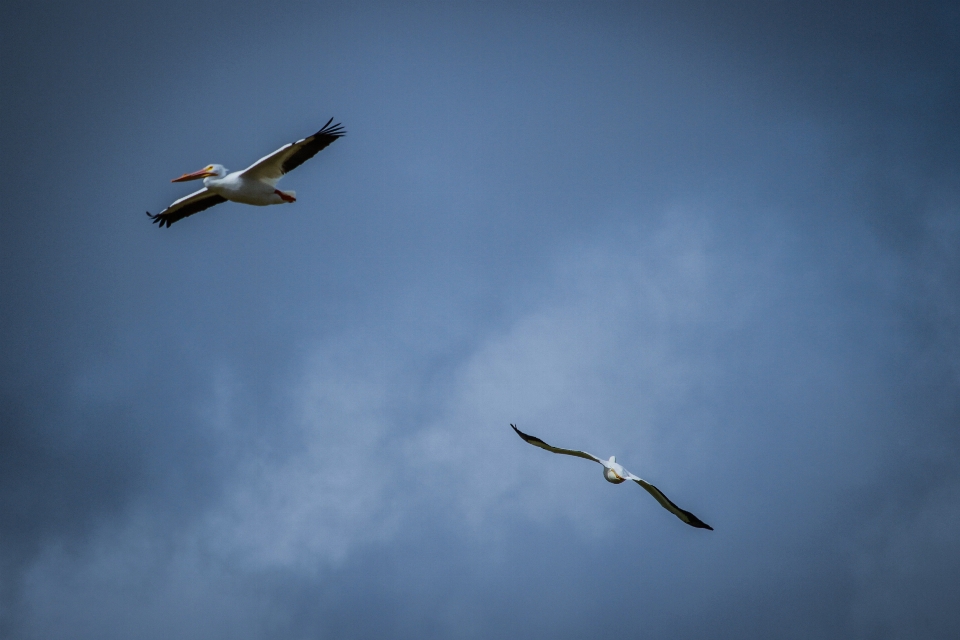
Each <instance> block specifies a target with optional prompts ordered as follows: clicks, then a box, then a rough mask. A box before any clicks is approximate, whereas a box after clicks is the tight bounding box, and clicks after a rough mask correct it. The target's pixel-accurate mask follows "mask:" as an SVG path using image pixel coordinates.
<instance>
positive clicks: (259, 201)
mask: <svg viewBox="0 0 960 640" xmlns="http://www.w3.org/2000/svg"><path fill="white" fill-rule="evenodd" d="M332 122H333V118H330V120H328V121H327V124H325V125H324V126H323V128H322V129H320V130H319V131H317V132H316V133H315V134H313V135H312V136H309V137H306V138H303V139H302V140H297V141H296V142H291V143H290V144H285V145H284V146H282V147H280V148H279V149H277V150H276V151H274V152H273V153H271V154H270V155H267V156H264V157H262V158H260V159H259V160H257V161H256V162H254V163H253V164H252V165H250V166H249V167H247V168H246V169H244V170H243V171H234V172H233V173H230V172H229V171H227V169H226V167H224V166H223V165H221V164H211V165H207V166H206V167H204V168H203V169H200V170H199V171H194V172H193V173H185V174H183V175H182V176H180V177H179V178H174V179H173V180H172V181H171V182H186V181H188V180H199V179H201V178H202V179H203V189H200V190H199V191H194V192H193V193H191V194H190V195H188V196H184V197H182V198H180V199H179V200H176V201H175V202H174V203H173V204H171V205H170V206H169V207H167V208H166V209H164V210H163V211H161V212H160V213H158V214H156V215H154V214H151V213H150V212H149V211H148V212H147V215H148V216H150V218H151V219H152V220H153V221H154V222H155V223H157V224H159V225H160V226H161V227H163V226H167V227H169V226H170V225H171V224H173V223H174V222H176V221H177V220H181V219H183V218H186V217H187V216H191V215H193V214H195V213H198V212H200V211H203V210H204V209H209V208H210V207H212V206H214V205H217V204H220V203H221V202H226V201H227V200H230V201H232V202H241V203H243V204H252V205H256V206H261V207H262V206H267V205H271V204H283V203H285V202H296V200H297V194H296V192H295V191H281V190H280V189H277V187H276V185H277V182H278V181H279V180H280V178H282V177H283V175H284V174H285V173H288V172H290V171H293V170H294V169H296V168H297V167H299V166H300V165H301V164H303V163H304V162H306V161H307V160H309V159H310V158H312V157H313V156H315V155H316V154H317V153H319V152H320V151H322V150H323V149H325V148H326V147H327V145H329V144H330V143H331V142H333V141H334V140H336V139H337V138H341V137H343V136H344V135H345V134H346V132H345V131H344V130H343V127H342V126H341V125H340V124H339V123H337V124H335V125H333V126H331V123H332Z"/></svg>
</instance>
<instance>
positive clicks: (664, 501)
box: [631, 476, 713, 531]
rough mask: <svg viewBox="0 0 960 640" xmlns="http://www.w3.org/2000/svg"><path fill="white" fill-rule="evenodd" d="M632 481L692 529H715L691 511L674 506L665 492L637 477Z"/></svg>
mask: <svg viewBox="0 0 960 640" xmlns="http://www.w3.org/2000/svg"><path fill="white" fill-rule="evenodd" d="M631 480H633V481H634V482H636V483H637V484H638V485H640V486H641V487H643V488H644V489H646V490H647V492H648V493H649V494H650V495H652V496H653V497H654V498H656V499H657V502H659V503H660V506H662V507H663V508H664V509H666V510H667V511H669V512H670V513H672V514H673V515H675V516H677V517H678V518H680V519H681V520H683V521H684V522H686V523H687V524H688V525H690V526H691V527H697V528H698V529H710V531H713V527H711V526H710V525H708V524H707V523H706V522H704V521H703V520H701V519H700V518H698V517H697V516H695V515H693V514H692V513H690V512H689V511H684V510H683V509H681V508H680V507H678V506H677V505H675V504H673V502H671V501H670V498H668V497H667V496H665V495H663V491H660V489H657V488H656V487H655V486H653V485H652V484H650V483H649V482H647V481H646V480H643V479H641V478H637V477H636V476H634V477H633V478H631Z"/></svg>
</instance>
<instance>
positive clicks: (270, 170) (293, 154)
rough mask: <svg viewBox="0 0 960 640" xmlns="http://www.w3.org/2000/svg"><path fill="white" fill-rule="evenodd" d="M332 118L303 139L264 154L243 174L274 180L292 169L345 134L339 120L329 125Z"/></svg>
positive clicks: (258, 178) (259, 178)
mask: <svg viewBox="0 0 960 640" xmlns="http://www.w3.org/2000/svg"><path fill="white" fill-rule="evenodd" d="M332 122H333V118H330V119H329V120H328V121H327V124H325V125H323V128H322V129H320V131H317V132H316V133H315V134H313V135H312V136H308V137H306V138H304V139H303V140H297V141H296V142H291V143H290V144H285V145H283V146H282V147H280V148H279V149H277V150H276V151H274V152H273V153H271V154H270V155H268V156H264V157H262V158H260V159H259V160H257V161H256V162H254V163H253V164H252V165H250V166H249V167H247V168H246V169H244V170H243V175H244V176H248V177H251V178H255V179H257V180H266V181H269V182H276V181H277V180H279V179H280V178H281V177H282V176H283V174H285V173H288V172H290V171H293V170H294V169H296V168H297V167H299V166H300V165H302V164H303V163H304V162H306V161H307V160H309V159H310V158H312V157H313V156H315V155H317V154H318V153H320V152H321V151H322V150H324V149H326V148H327V146H328V145H329V144H330V143H331V142H333V141H334V140H336V139H337V138H342V137H343V136H345V135H346V134H347V132H346V131H344V130H343V125H341V124H340V123H339V122H338V123H337V124H334V125H331V123H332Z"/></svg>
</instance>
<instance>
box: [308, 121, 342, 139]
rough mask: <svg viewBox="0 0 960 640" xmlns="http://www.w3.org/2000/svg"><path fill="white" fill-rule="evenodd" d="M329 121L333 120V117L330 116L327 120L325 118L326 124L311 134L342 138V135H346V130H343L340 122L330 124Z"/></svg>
mask: <svg viewBox="0 0 960 640" xmlns="http://www.w3.org/2000/svg"><path fill="white" fill-rule="evenodd" d="M331 122H333V118H330V119H329V120H327V124H325V125H323V128H322V129H320V131H317V132H316V133H315V134H313V135H315V136H319V135H324V136H330V137H332V138H342V137H343V136H345V135H347V132H346V131H345V130H344V128H343V125H342V124H341V123H339V122H338V123H337V124H335V125H333V126H330V123H331Z"/></svg>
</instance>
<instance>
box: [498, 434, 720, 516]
mask: <svg viewBox="0 0 960 640" xmlns="http://www.w3.org/2000/svg"><path fill="white" fill-rule="evenodd" d="M510 426H511V427H513V430H514V431H516V432H517V435H518V436H520V437H521V438H523V439H524V440H526V441H527V442H528V443H530V444H532V445H533V446H535V447H540V448H541V449H546V450H547V451H552V452H553V453H562V454H564V455H567V456H577V457H578V458H586V459H587V460H593V461H594V462H599V463H600V464H602V465H603V477H604V478H606V480H607V482H612V483H613V484H620V483H621V482H623V481H624V480H633V481H634V482H636V483H637V484H638V485H640V486H641V487H643V488H644V489H646V490H647V492H648V493H649V494H650V495H652V496H653V497H654V498H656V499H657V502H659V503H660V506H662V507H663V508H664V509H666V510H667V511H669V512H670V513H672V514H673V515H675V516H677V517H678V518H680V519H681V520H683V521H684V522H686V523H687V524H688V525H690V526H691V527H697V528H698V529H710V531H713V527H711V526H710V525H708V524H707V523H706V522H704V521H703V520H701V519H700V518H698V517H697V516H695V515H693V514H692V513H690V512H689V511H684V510H683V509H681V508H680V507H678V506H677V505H675V504H673V503H672V502H671V501H670V498H668V497H667V496H665V495H663V492H662V491H660V489H657V488H656V487H655V486H653V485H652V484H650V483H649V482H647V481H646V480H644V479H643V478H638V477H637V476H635V475H633V474H632V473H630V472H629V471H627V470H626V469H624V468H623V467H622V466H620V464H618V463H617V457H616V456H610V459H609V460H601V459H600V458H598V457H597V456H595V455H592V454H589V453H587V452H586V451H574V450H573V449H560V448H558V447H551V446H550V445H548V444H547V443H546V442H544V441H543V440H541V439H540V438H537V437H535V436H528V435H527V434H525V433H524V432H522V431H520V429H517V425H515V424H511V425H510Z"/></svg>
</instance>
